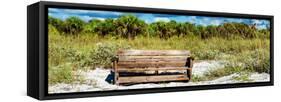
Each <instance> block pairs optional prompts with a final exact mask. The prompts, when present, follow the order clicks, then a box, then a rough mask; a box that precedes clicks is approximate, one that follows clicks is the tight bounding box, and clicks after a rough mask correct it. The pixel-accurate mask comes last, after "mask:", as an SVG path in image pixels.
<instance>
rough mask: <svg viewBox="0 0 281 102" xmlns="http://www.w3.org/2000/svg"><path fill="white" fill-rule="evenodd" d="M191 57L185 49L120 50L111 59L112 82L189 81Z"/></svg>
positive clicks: (191, 64) (117, 83)
mask: <svg viewBox="0 0 281 102" xmlns="http://www.w3.org/2000/svg"><path fill="white" fill-rule="evenodd" d="M192 66H193V58H192V57H191V56H190V52H189V51H186V50H122V51H118V52H117V59H116V60H114V61H113V72H114V82H115V84H116V85H119V84H136V83H147V82H170V81H189V80H190V79H191V71H192Z"/></svg>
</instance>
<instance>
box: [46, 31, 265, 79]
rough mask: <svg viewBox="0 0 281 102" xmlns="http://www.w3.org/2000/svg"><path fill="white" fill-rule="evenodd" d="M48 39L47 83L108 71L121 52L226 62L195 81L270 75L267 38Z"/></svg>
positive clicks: (53, 34) (84, 36)
mask: <svg viewBox="0 0 281 102" xmlns="http://www.w3.org/2000/svg"><path fill="white" fill-rule="evenodd" d="M50 30H52V29H50ZM48 39H49V45H48V46H49V47H48V50H49V51H48V56H49V60H48V61H49V82H50V83H61V82H65V83H69V82H73V81H75V80H76V79H77V78H76V77H75V76H74V75H73V73H72V71H75V70H88V69H93V68H95V67H104V68H110V66H111V59H113V58H114V57H115V55H114V53H115V52H116V51H117V50H120V49H143V50H146V49H150V50H153V49H155V50H190V51H191V52H192V54H193V56H194V57H195V60H227V61H228V63H227V64H226V66H225V68H223V69H218V70H213V71H210V72H209V73H206V74H205V75H204V77H205V78H200V77H197V78H196V76H194V77H193V80H194V81H196V80H197V81H201V80H210V79H214V78H217V77H221V76H225V75H230V74H232V73H235V72H240V71H253V72H267V73H268V72H269V46H270V44H269V39H261V38H251V39H242V38H236V39H224V38H219V37H213V38H209V39H201V38H199V37H197V36H182V37H176V36H175V37H171V38H169V39H160V38H157V37H144V36H137V37H136V38H135V39H132V40H127V39H125V38H118V37H113V36H105V37H100V36H97V35H96V34H92V33H82V34H79V36H78V35H62V34H59V33H58V32H56V31H50V32H49V38H48ZM69 63H70V64H69Z"/></svg>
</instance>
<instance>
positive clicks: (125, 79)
mask: <svg viewBox="0 0 281 102" xmlns="http://www.w3.org/2000/svg"><path fill="white" fill-rule="evenodd" d="M182 80H189V78H188V77H187V76H186V75H184V74H183V75H161V76H134V77H119V79H118V82H119V83H120V84H122V83H142V82H162V81H182Z"/></svg>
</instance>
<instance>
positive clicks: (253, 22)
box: [27, 1, 273, 100]
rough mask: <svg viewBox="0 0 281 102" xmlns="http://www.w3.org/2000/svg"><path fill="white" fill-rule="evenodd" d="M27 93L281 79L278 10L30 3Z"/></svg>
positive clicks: (75, 93)
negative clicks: (276, 65)
mask: <svg viewBox="0 0 281 102" xmlns="http://www.w3.org/2000/svg"><path fill="white" fill-rule="evenodd" d="M27 9H28V12H27V13H28V17H27V18H28V20H27V21H28V22H27V24H28V32H27V35H28V37H27V38H28V51H27V52H28V53H27V55H28V66H27V75H28V76H27V81H28V82H27V84H28V85H27V94H28V95H29V96H31V97H34V98H37V99H40V100H45V99H58V98H78V97H95V96H108V95H127V94H144V93H159V92H174V91H190V90H206V89H222V88H240V87H254V86H269V85H273V16H270V15H256V14H237V13H221V12H205V11H188V10H173V9H159V8H141V7H124V6H113V5H94V4H78V3H76V4H75V3H61V2H46V1H40V2H38V3H35V4H32V5H29V6H28V7H27Z"/></svg>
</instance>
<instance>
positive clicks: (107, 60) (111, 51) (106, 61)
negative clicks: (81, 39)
mask: <svg viewBox="0 0 281 102" xmlns="http://www.w3.org/2000/svg"><path fill="white" fill-rule="evenodd" d="M129 48H130V47H129V46H122V45H118V44H113V43H97V44H96V48H95V50H93V51H92V52H91V62H92V63H93V66H95V67H105V68H108V67H111V63H112V61H113V60H114V59H115V58H116V57H117V56H116V52H117V50H121V49H129Z"/></svg>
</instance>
